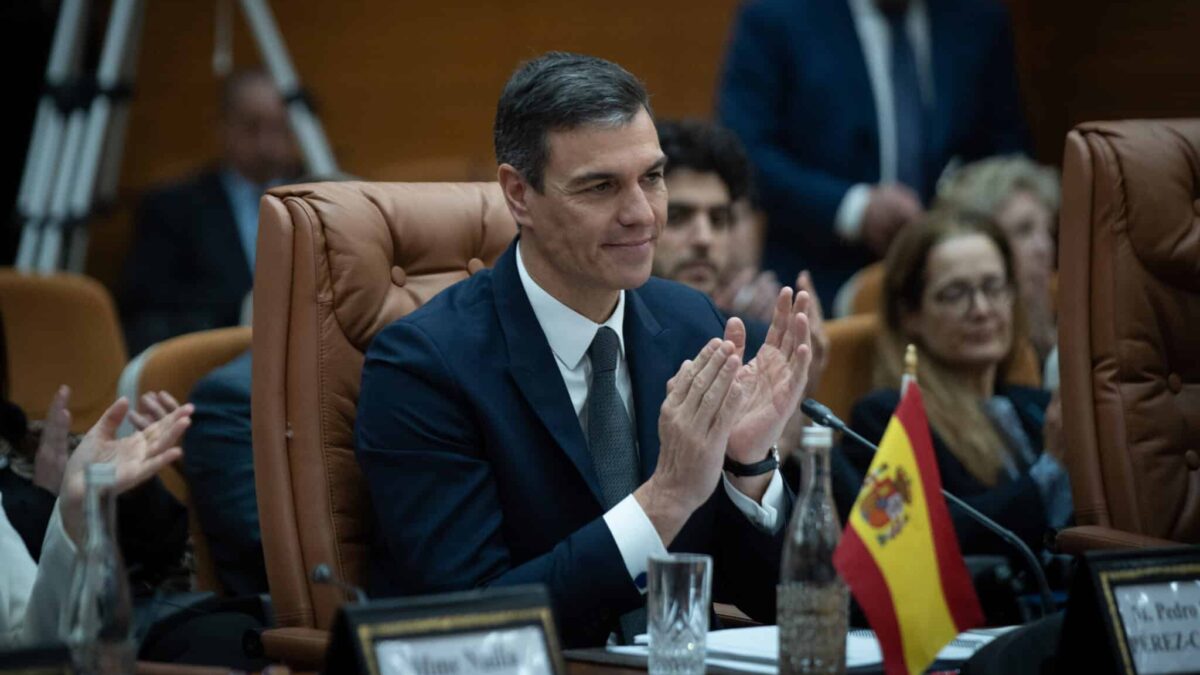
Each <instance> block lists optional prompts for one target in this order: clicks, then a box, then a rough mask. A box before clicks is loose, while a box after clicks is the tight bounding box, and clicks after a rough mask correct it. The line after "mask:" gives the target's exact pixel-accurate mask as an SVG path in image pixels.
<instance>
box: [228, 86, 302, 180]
mask: <svg viewBox="0 0 1200 675" xmlns="http://www.w3.org/2000/svg"><path fill="white" fill-rule="evenodd" d="M233 98H234V100H233V102H232V105H231V109H230V110H228V111H226V113H225V115H226V116H225V118H224V120H223V121H222V124H221V129H222V140H223V143H224V151H225V161H227V162H228V163H229V165H230V166H232V167H233V168H234V169H235V170H236V171H237V172H238V173H240V174H242V176H243V177H245V178H247V179H249V180H251V181H253V182H255V183H259V184H264V183H267V182H269V181H272V180H277V179H280V178H284V177H286V176H287V175H288V174H289V173H291V172H292V171H294V169H295V167H296V166H297V157H296V148H295V144H294V142H293V140H292V132H291V129H290V128H289V127H288V117H287V108H286V107H285V106H284V104H283V98H281V97H280V96H279V94H278V93H277V92H276V91H275V87H274V86H273V85H272V84H271V83H270V82H269V81H268V80H265V79H255V80H251V81H250V82H246V83H244V84H243V85H242V86H240V87H239V88H238V91H237V92H236V93H235V94H234V97H233Z"/></svg>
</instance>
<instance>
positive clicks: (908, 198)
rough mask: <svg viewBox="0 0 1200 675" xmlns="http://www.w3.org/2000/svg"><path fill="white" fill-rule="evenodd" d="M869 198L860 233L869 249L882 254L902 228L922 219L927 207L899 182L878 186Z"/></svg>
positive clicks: (872, 189) (876, 253) (879, 254)
mask: <svg viewBox="0 0 1200 675" xmlns="http://www.w3.org/2000/svg"><path fill="white" fill-rule="evenodd" d="M867 199H868V200H867V206H866V208H865V209H864V210H863V215H862V229H861V231H860V236H861V237H862V241H863V243H864V244H866V245H867V248H869V249H871V251H872V252H874V253H875V255H877V256H880V257H882V256H883V255H884V254H885V253H887V250H888V247H889V246H891V244H892V239H894V238H895V237H896V234H897V233H898V232H900V230H901V228H903V227H904V226H905V225H908V224H909V223H911V222H913V221H914V220H916V219H917V218H920V217H921V214H922V213H924V208H923V207H922V206H921V199H920V198H919V197H918V196H917V194H916V193H915V192H913V191H912V190H911V189H909V188H908V187H907V186H905V185H901V184H899V183H886V184H882V185H876V186H874V187H872V188H871V191H870V195H869V197H868V198H867Z"/></svg>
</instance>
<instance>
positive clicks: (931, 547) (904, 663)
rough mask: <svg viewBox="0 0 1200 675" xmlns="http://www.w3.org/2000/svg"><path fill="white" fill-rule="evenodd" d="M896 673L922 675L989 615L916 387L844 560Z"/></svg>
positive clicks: (875, 470) (888, 439)
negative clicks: (962, 547)
mask: <svg viewBox="0 0 1200 675" xmlns="http://www.w3.org/2000/svg"><path fill="white" fill-rule="evenodd" d="M834 560H835V563H836V564H837V567H838V570H839V572H840V573H841V574H842V577H843V578H844V579H845V580H846V583H847V584H848V585H849V586H850V589H851V591H852V592H853V593H854V597H855V599H857V600H858V603H859V605H861V606H862V608H863V611H864V612H865V613H866V615H867V619H868V620H869V621H870V622H871V627H872V628H873V629H874V630H875V633H876V635H877V637H878V638H879V642H880V647H881V648H882V650H883V656H884V667H885V669H886V670H887V672H888V673H903V672H909V673H920V672H922V671H923V670H924V669H925V668H926V667H927V666H928V665H929V664H930V663H932V662H933V661H934V659H935V658H936V657H937V653H938V651H939V650H941V648H942V647H943V646H945V645H946V643H948V642H949V641H950V640H952V639H954V637H955V636H957V635H958V634H959V633H960V632H962V631H964V630H966V629H968V628H972V627H974V626H977V625H979V624H980V623H981V622H982V618H983V615H982V612H981V611H980V609H979V601H978V599H977V598H976V597H975V591H974V588H973V587H972V585H971V579H970V575H969V574H968V573H967V569H966V565H965V564H964V563H963V560H962V554H961V553H960V551H959V548H958V539H957V537H956V536H955V533H954V528H953V526H952V525H951V523H950V516H949V513H948V512H947V510H946V502H945V500H944V499H942V497H941V478H940V477H939V476H938V471H937V462H936V460H935V458H934V455H933V444H932V442H931V440H930V437H929V427H928V423H927V422H926V419H925V409H924V405H923V404H922V402H921V393H920V389H919V388H918V387H916V386H911V387H907V390H906V391H905V394H904V398H903V399H902V400H901V402H900V406H899V407H898V408H897V409H896V413H895V415H894V416H893V417H892V420H891V422H890V423H889V424H888V428H887V430H886V431H885V432H884V435H883V440H882V441H881V442H880V445H879V452H878V453H877V454H876V456H875V458H874V460H873V461H872V462H871V467H870V470H869V471H868V475H867V480H866V481H865V482H864V484H863V489H862V491H861V492H860V494H859V496H858V500H857V501H856V502H855V504H854V509H853V510H852V511H851V514H850V519H849V522H848V523H847V524H846V530H845V532H844V533H843V535H842V541H841V544H840V545H839V547H838V551H837V553H836V554H835V558H834Z"/></svg>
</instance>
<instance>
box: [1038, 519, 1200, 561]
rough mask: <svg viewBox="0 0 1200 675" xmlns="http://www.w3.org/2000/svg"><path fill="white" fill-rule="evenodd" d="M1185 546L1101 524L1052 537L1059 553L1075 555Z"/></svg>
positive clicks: (1066, 530)
mask: <svg viewBox="0 0 1200 675" xmlns="http://www.w3.org/2000/svg"><path fill="white" fill-rule="evenodd" d="M1179 546H1186V544H1183V543H1181V542H1178V541H1171V540H1170V539H1159V538H1158V537H1149V536H1146V535H1144V534H1137V533H1134V532H1125V531H1124V530H1114V529H1112V528H1111V527H1103V526H1101V525H1081V526H1079V527H1069V528H1067V529H1065V530H1060V531H1059V533H1058V534H1057V535H1056V536H1055V537H1054V547H1055V548H1056V549H1058V551H1059V552H1060V553H1067V554H1070V555H1077V554H1080V553H1083V552H1085V551H1099V550H1108V549H1124V548H1175V547H1179Z"/></svg>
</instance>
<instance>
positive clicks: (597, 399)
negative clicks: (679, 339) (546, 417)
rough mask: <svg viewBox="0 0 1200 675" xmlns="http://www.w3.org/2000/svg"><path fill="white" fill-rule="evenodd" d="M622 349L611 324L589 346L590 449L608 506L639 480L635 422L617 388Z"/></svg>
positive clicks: (588, 405)
mask: <svg viewBox="0 0 1200 675" xmlns="http://www.w3.org/2000/svg"><path fill="white" fill-rule="evenodd" d="M619 351H620V339H619V338H618V337H617V333H616V331H614V330H613V329H611V328H609V327H608V326H601V327H600V330H597V331H596V337H595V338H593V339H592V346H590V347H588V357H589V358H591V360H592V385H591V387H590V388H589V389H588V399H587V413H588V417H587V426H588V449H590V450H591V451H592V462H593V463H594V464H595V466H596V476H597V477H598V478H599V479H600V492H601V494H602V495H603V496H604V508H605V509H611V508H612V507H614V506H616V505H617V502H619V501H621V500H622V499H624V498H626V497H628V496H629V495H630V494H631V493H632V492H633V491H634V489H635V488H637V483H638V456H637V447H636V446H635V445H634V440H633V424H631V423H630V421H629V414H628V413H627V412H625V404H624V403H623V402H622V401H621V394H620V393H618V392H617V356H618V352H619Z"/></svg>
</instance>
